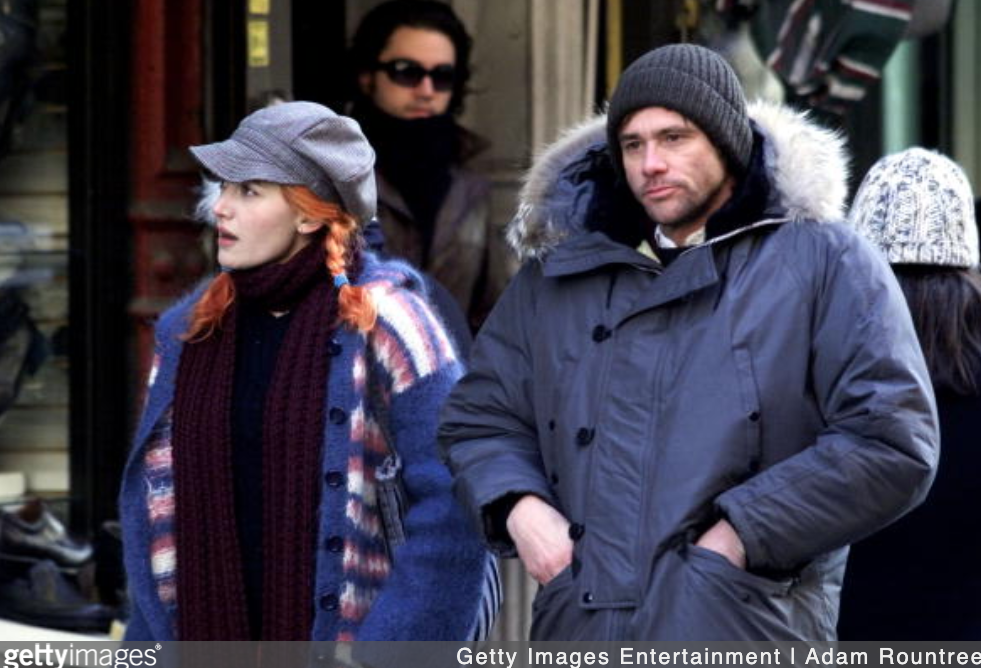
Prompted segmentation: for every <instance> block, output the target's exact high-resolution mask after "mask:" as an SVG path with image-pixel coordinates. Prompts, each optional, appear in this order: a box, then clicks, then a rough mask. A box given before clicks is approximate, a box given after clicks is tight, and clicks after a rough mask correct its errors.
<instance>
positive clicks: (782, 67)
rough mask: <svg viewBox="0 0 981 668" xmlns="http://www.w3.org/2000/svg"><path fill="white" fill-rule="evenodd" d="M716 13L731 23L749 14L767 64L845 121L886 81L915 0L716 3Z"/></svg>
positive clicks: (796, 90) (802, 93)
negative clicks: (872, 89)
mask: <svg viewBox="0 0 981 668" xmlns="http://www.w3.org/2000/svg"><path fill="white" fill-rule="evenodd" d="M716 8H717V9H718V10H719V11H720V12H721V13H722V14H724V15H726V16H727V17H730V18H734V17H740V16H745V15H748V14H750V13H751V15H752V16H753V19H752V33H753V39H754V41H755V43H756V46H757V48H758V50H759V52H760V55H761V57H762V58H763V60H764V61H765V62H766V64H767V65H768V66H769V67H770V68H771V69H772V70H773V71H774V72H776V74H777V75H778V76H780V78H781V79H782V80H783V82H784V83H785V84H786V85H787V86H788V87H789V88H790V89H791V90H792V91H793V92H794V93H795V94H796V95H798V96H800V97H803V98H806V99H807V101H808V103H809V104H811V105H812V106H814V107H820V108H823V109H826V110H828V111H832V112H834V113H838V114H843V113H845V112H846V111H847V110H848V109H849V108H850V107H851V106H852V105H854V104H856V103H858V102H860V101H861V100H862V99H863V98H864V97H865V94H866V92H867V90H868V88H869V86H870V85H871V84H873V83H874V82H876V81H878V80H879V78H880V77H881V76H882V68H883V67H885V64H886V62H887V61H888V60H889V57H890V56H891V55H892V53H893V51H894V50H895V49H896V46H897V45H898V44H899V42H900V40H902V39H903V37H904V35H905V33H906V30H907V27H908V26H909V22H910V19H911V18H912V15H913V0H767V1H766V2H761V1H760V0H718V2H717V3H716Z"/></svg>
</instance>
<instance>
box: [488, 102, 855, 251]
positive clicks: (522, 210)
mask: <svg viewBox="0 0 981 668" xmlns="http://www.w3.org/2000/svg"><path fill="white" fill-rule="evenodd" d="M748 111H749V116H750V118H751V119H752V120H753V122H754V126H755V128H756V130H758V131H759V132H760V133H761V134H762V135H763V137H764V148H763V151H764V154H763V159H764V164H765V168H766V173H767V177H768V178H769V181H770V185H771V191H772V195H773V198H774V200H775V201H774V206H775V207H776V208H777V209H778V210H780V211H781V217H783V218H786V219H787V220H813V221H819V222H825V221H838V220H841V219H842V217H843V215H844V210H845V200H846V197H847V194H848V176H849V158H848V155H847V151H846V148H845V141H844V139H843V137H842V136H841V135H840V134H838V133H836V132H834V131H831V130H828V129H825V128H822V127H820V126H818V125H817V124H816V123H814V122H813V121H812V120H811V119H810V118H808V116H807V114H806V113H804V112H798V111H794V110H792V109H790V108H789V107H785V106H782V105H777V104H773V103H769V102H756V103H753V104H751V105H749V110H748ZM605 148H606V116H605V115H601V116H597V117H595V118H592V119H590V120H588V121H586V122H584V123H582V124H580V125H578V126H575V127H573V128H571V129H570V130H568V131H567V132H566V133H565V134H564V135H563V136H562V137H561V138H560V139H559V140H558V141H556V142H555V143H554V144H552V145H551V146H549V147H547V148H546V149H545V150H543V151H542V152H541V153H540V154H539V155H538V156H537V157H536V159H535V161H534V164H533V166H532V168H531V169H530V170H529V172H528V174H527V176H526V177H525V183H524V186H523V188H522V190H521V204H520V207H519V209H518V213H517V214H516V215H515V217H514V219H513V220H512V221H511V223H510V224H509V225H508V229H507V239H508V243H510V244H511V246H512V248H514V250H515V252H517V254H518V255H519V256H520V257H521V259H522V260H526V259H529V258H542V257H544V256H545V255H546V254H547V253H548V251H549V250H551V249H552V248H554V247H555V246H556V245H558V244H559V243H560V242H561V241H563V240H564V239H566V238H568V237H571V236H577V235H579V234H582V233H585V232H586V231H587V220H586V217H587V216H586V214H587V212H588V210H589V207H588V205H587V204H586V203H584V202H583V201H582V200H583V199H584V198H586V199H588V198H589V197H591V195H592V192H591V190H590V188H588V187H586V188H584V187H582V186H581V181H582V180H583V179H582V173H581V172H578V171H576V170H575V169H572V170H571V171H573V173H572V174H570V173H569V172H570V168H572V166H573V165H574V164H575V163H577V162H579V161H583V160H584V159H588V156H589V155H590V154H596V153H603V152H605ZM586 180H588V176H587V177H586Z"/></svg>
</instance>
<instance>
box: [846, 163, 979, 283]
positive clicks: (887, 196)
mask: <svg viewBox="0 0 981 668" xmlns="http://www.w3.org/2000/svg"><path fill="white" fill-rule="evenodd" d="M849 222H850V223H851V224H852V225H853V226H854V227H855V229H857V230H858V231H859V232H860V233H861V234H862V235H863V236H865V237H866V238H867V239H869V240H870V241H872V243H874V244H875V245H877V246H878V247H879V248H881V249H882V250H883V252H885V254H886V257H887V258H888V260H889V263H890V264H926V265H940V266H944V267H962V268H971V267H977V266H978V255H979V249H978V227H977V223H976V221H975V219H974V196H973V194H972V193H971V184H970V183H969V182H968V180H967V176H966V175H965V174H964V171H963V170H962V169H961V168H960V167H959V166H958V165H957V164H956V163H955V162H953V161H952V160H950V159H949V158H947V157H946V156H943V155H941V154H939V153H936V152H934V151H927V150H925V149H922V148H910V149H907V150H905V151H902V152H900V153H895V154H893V155H888V156H886V157H884V158H881V159H880V160H879V161H878V162H876V163H875V164H874V165H873V166H872V169H870V170H869V173H868V174H866V176H865V179H864V180H863V181H862V185H861V186H860V187H859V189H858V192H857V193H856V194H855V201H854V202H853V203H852V209H851V213H850V214H849Z"/></svg>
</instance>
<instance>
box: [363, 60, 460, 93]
mask: <svg viewBox="0 0 981 668" xmlns="http://www.w3.org/2000/svg"><path fill="white" fill-rule="evenodd" d="M375 67H376V68H377V69H379V70H382V71H383V72H385V74H387V75H388V78H389V79H391V80H392V83H394V84H396V85H399V86H405V87H406V88H415V87H416V86H418V85H419V84H421V83H422V80H423V78H424V77H429V80H430V81H432V82H433V90H438V91H440V92H443V93H445V92H446V91H448V90H452V89H453V84H455V83H456V68H455V67H454V66H453V65H437V66H436V67H434V68H433V69H431V70H427V69H426V68H425V67H423V66H422V65H420V64H419V63H417V62H416V61H414V60H409V59H408V58H396V59H395V60H390V61H388V62H387V63H377V64H376V65H375Z"/></svg>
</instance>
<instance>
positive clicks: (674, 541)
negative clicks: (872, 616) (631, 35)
mask: <svg viewBox="0 0 981 668" xmlns="http://www.w3.org/2000/svg"><path fill="white" fill-rule="evenodd" d="M847 173H848V171H847V159H846V157H845V155H844V149H843V147H842V141H841V139H840V137H838V136H837V135H835V134H833V133H830V132H828V131H826V130H823V129H822V128H819V127H817V126H815V125H814V124H812V123H811V122H810V121H809V120H808V119H807V118H806V117H804V116H803V115H801V114H798V113H795V112H793V111H791V110H789V109H786V108H782V107H779V106H767V105H761V104H756V105H751V106H749V107H747V105H746V102H745V100H744V96H743V92H742V88H741V86H740V84H739V82H738V80H737V79H736V77H735V75H734V74H733V72H732V70H731V69H730V68H729V66H728V65H727V64H726V63H725V61H724V60H723V59H722V58H721V57H719V56H718V55H716V54H715V53H713V52H711V51H709V50H708V49H705V48H702V47H699V46H693V45H670V46H665V47H661V48H658V49H655V50H654V51H651V52H650V53H648V54H646V55H644V56H643V57H641V58H640V59H639V60H637V61H636V62H635V63H633V64H632V65H631V66H630V67H629V68H627V70H626V71H625V72H624V73H623V75H622V77H621V79H620V82H619V83H618V85H617V88H616V90H615V92H614V94H613V97H612V99H611V100H610V107H609V113H608V116H607V118H605V119H603V118H600V119H597V120H596V121H594V122H593V123H591V124H586V125H583V126H581V127H579V128H577V129H576V130H575V131H573V132H572V133H570V134H568V135H566V136H565V137H563V139H562V140H560V141H559V142H558V143H557V144H556V145H555V146H553V147H551V148H549V149H548V150H547V151H546V152H545V153H544V154H542V156H541V157H540V158H539V160H538V161H537V163H536V164H535V165H534V167H533V168H532V170H531V172H530V174H529V177H528V182H527V184H526V185H525V188H524V191H523V193H522V198H523V202H522V206H521V208H520V209H519V214H518V216H516V218H515V219H514V221H513V222H512V224H511V227H510V229H509V239H510V241H511V243H512V244H513V245H514V246H515V248H516V249H517V250H518V252H519V254H521V256H522V257H524V258H525V259H526V260H528V261H527V262H526V263H525V265H524V267H523V268H522V270H521V271H520V273H519V274H518V275H517V276H516V277H515V279H514V280H513V281H512V283H511V285H510V286H509V288H508V289H507V291H506V292H505V293H504V295H503V297H502V298H501V301H500V302H498V305H497V307H496V308H495V310H494V311H493V312H492V313H491V316H490V318H489V319H488V320H487V322H486V323H485V324H484V327H483V329H482V330H481V332H480V334H479V335H478V337H477V340H476V342H475V345H474V349H473V355H472V366H471V370H470V373H469V374H468V375H467V376H465V377H464V378H463V379H462V380H461V381H460V383H459V384H458V385H457V386H456V388H455V390H454V391H453V393H452V394H451V395H450V398H449V400H448V401H447V404H446V406H445V408H444V409H443V414H442V420H441V424H440V431H439V437H440V441H441V447H442V448H443V451H444V453H445V456H446V458H447V460H448V462H449V464H450V467H451V469H452V470H453V472H454V475H455V485H456V491H457V495H458V496H459V497H460V499H461V500H462V501H463V502H464V503H465V505H466V506H467V508H468V509H469V511H470V513H471V515H472V517H473V519H474V521H475V522H476V523H477V524H478V526H479V527H480V528H481V529H482V530H483V532H484V534H485V537H486V539H487V541H488V543H489V544H490V545H491V546H492V547H493V548H494V549H495V550H496V551H498V552H499V553H500V554H501V555H502V556H517V557H519V558H520V559H521V561H522V562H523V563H524V565H525V567H526V569H527V570H528V572H529V574H530V575H531V576H532V577H533V578H535V579H536V580H537V581H538V582H539V583H540V584H541V588H540V590H539V593H538V595H537V597H536V599H535V605H534V609H533V621H532V629H531V635H532V639H535V640H563V639H580V640H638V639H644V640H752V639H758V640H833V639H834V637H835V621H836V618H837V606H838V591H839V588H840V583H841V579H842V574H843V571H844V567H845V558H846V555H847V552H848V545H849V544H850V543H852V542H854V541H856V540H858V539H860V538H862V537H864V536H866V535H868V534H870V533H872V532H874V531H876V530H877V529H879V528H880V527H882V526H884V525H885V524H887V523H889V522H891V521H892V520H894V519H895V518H896V517H898V516H899V515H901V514H903V513H904V512H906V511H907V510H908V509H910V508H911V507H913V506H915V505H916V504H917V503H919V502H920V501H921V500H922V499H923V497H924V495H925V494H926V492H927V490H928V488H929V486H930V483H931V481H932V478H933V475H934V471H935V468H936V463H937V441H938V434H937V425H936V414H935V404H934V397H933V394H932V390H931V386H930V380H929V376H928V374H927V371H926V367H925V364H924V361H923V356H922V353H921V352H920V348H919V345H918V343H917V339H916V334H915V332H914V329H913V326H912V323H911V322H910V316H909V312H908V310H907V307H906V305H905V303H904V300H903V298H902V295H901V293H900V291H899V289H898V287H897V285H896V281H895V278H894V277H893V276H892V274H891V272H890V271H889V268H888V266H887V265H886V263H885V262H884V261H883V259H882V258H881V257H879V256H878V254H877V253H876V252H875V251H874V249H872V248H870V247H869V245H868V244H867V243H864V242H863V241H862V240H861V239H860V238H859V237H858V236H857V235H856V234H855V233H854V232H853V231H852V230H850V229H849V228H848V227H846V226H844V225H840V224H835V223H834V222H833V221H837V220H840V217H841V214H842V209H843V204H844V200H845V195H846V193H847V185H846V182H847Z"/></svg>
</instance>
